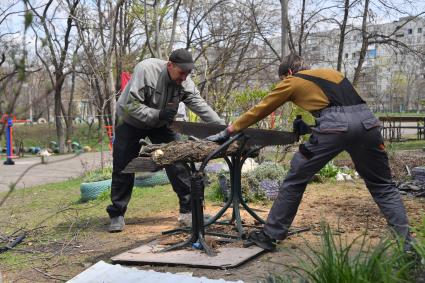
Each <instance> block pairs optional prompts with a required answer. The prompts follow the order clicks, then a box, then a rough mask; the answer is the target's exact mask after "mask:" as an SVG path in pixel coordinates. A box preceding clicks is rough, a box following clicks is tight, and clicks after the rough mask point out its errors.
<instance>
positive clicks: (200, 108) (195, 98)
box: [183, 78, 226, 125]
mask: <svg viewBox="0 0 425 283" xmlns="http://www.w3.org/2000/svg"><path fill="white" fill-rule="evenodd" d="M183 90H184V92H185V95H184V98H183V102H184V104H186V105H187V107H189V109H190V110H192V111H193V112H194V113H195V114H196V115H198V116H199V117H200V118H201V119H202V120H203V121H204V122H206V123H212V124H219V125H225V124H226V123H225V122H224V120H223V119H221V118H220V117H219V116H218V114H217V113H216V112H215V111H214V110H213V109H212V108H211V107H210V106H209V105H208V104H207V102H206V101H205V100H204V99H203V98H202V97H201V95H200V93H199V90H198V89H197V88H196V86H195V83H194V82H193V81H192V80H191V79H190V78H187V79H186V81H185V82H184V83H183Z"/></svg>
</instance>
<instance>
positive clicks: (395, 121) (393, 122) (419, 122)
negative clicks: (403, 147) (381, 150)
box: [379, 116, 425, 141]
mask: <svg viewBox="0 0 425 283" xmlns="http://www.w3.org/2000/svg"><path fill="white" fill-rule="evenodd" d="M379 120H380V121H381V122H382V136H383V137H384V139H385V140H396V141H400V140H402V139H403V133H402V131H403V130H416V139H418V140H421V139H425V131H424V130H425V128H424V125H425V117H423V116H382V117H379ZM406 123H416V125H406Z"/></svg>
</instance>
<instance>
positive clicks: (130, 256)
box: [111, 241, 264, 268]
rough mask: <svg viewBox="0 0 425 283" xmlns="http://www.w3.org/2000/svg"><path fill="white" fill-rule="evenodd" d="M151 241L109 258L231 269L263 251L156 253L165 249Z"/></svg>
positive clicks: (255, 248) (139, 262)
mask: <svg viewBox="0 0 425 283" xmlns="http://www.w3.org/2000/svg"><path fill="white" fill-rule="evenodd" d="M157 243H158V242H157V241H153V242H150V243H147V244H145V245H142V246H140V247H138V248H135V249H132V250H129V251H127V252H124V253H122V254H119V255H117V256H114V257H112V258H111V260H112V262H114V263H127V264H128V263H130V264H141V265H144V264H149V265H185V266H192V267H204V268H232V267H237V266H239V265H241V264H243V263H244V262H246V261H248V260H250V259H252V258H254V257H256V256H258V255H260V254H261V253H263V252H264V250H263V249H262V248H260V247H257V246H252V247H249V248H238V247H221V248H218V249H217V255H216V256H208V255H207V254H206V253H205V252H203V251H200V250H195V249H181V250H175V251H169V252H158V251H159V250H161V249H163V248H165V247H167V246H164V245H158V244H157Z"/></svg>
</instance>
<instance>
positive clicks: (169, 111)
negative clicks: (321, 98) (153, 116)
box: [159, 108, 177, 122]
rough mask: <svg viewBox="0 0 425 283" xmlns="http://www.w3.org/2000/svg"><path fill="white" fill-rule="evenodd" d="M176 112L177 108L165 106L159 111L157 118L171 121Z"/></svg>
mask: <svg viewBox="0 0 425 283" xmlns="http://www.w3.org/2000/svg"><path fill="white" fill-rule="evenodd" d="M176 114H177V109H174V108H165V109H162V110H160V111H159V120H162V121H167V122H171V121H173V119H174V116H176Z"/></svg>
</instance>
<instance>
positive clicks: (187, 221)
mask: <svg viewBox="0 0 425 283" xmlns="http://www.w3.org/2000/svg"><path fill="white" fill-rule="evenodd" d="M210 218H211V215H208V214H204V223H206V222H207V221H208V220H209V219H210ZM177 221H178V222H179V223H180V225H181V226H192V213H191V212H188V213H180V214H179V217H178V218H177Z"/></svg>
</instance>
